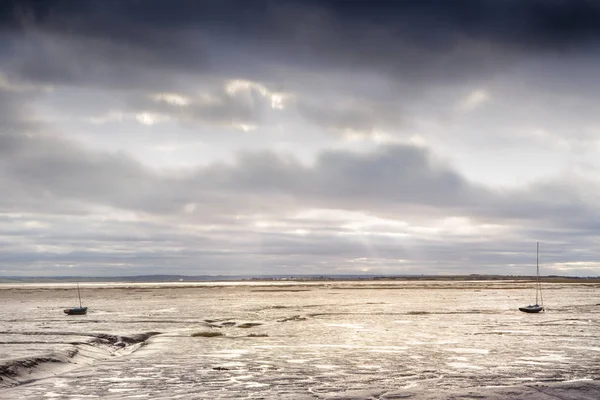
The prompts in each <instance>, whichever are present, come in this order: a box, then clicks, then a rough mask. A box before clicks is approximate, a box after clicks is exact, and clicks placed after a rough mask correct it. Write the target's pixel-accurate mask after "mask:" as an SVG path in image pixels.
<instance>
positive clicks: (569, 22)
mask: <svg viewBox="0 0 600 400" xmlns="http://www.w3.org/2000/svg"><path fill="white" fill-rule="evenodd" d="M18 9H25V10H27V9H29V10H30V11H29V14H30V15H32V17H30V20H29V21H30V22H28V23H26V24H25V27H26V28H25V31H27V29H30V31H31V30H32V29H33V31H35V32H38V34H39V35H41V36H44V35H46V37H47V38H48V40H50V42H48V43H44V42H43V40H41V41H39V40H38V39H39V37H38V38H36V35H33V36H30V37H27V36H23V34H22V32H23V31H22V30H21V29H19V27H18V26H19V24H18V22H16V21H17V19H16V18H15V17H13V16H12V15H15V14H17V15H18ZM232 9H235V10H236V12H231V10H232ZM31 21H33V22H31ZM598 21H600V6H598V5H597V4H596V3H594V2H590V1H585V0H573V1H546V0H537V1H530V2H522V1H516V0H511V1H502V2H498V1H453V2H441V1H433V0H432V1H421V2H384V1H376V2H364V1H353V2H337V1H326V2H311V1H309V2H300V1H284V2H271V1H256V2H251V3H249V2H240V1H224V2H215V1H200V2H196V1H189V0H184V1H178V2H175V3H172V2H166V1H160V0H157V1H148V2H143V3H140V2H136V1H122V2H104V1H88V2H82V3H81V4H78V5H76V6H75V5H73V3H72V2H69V1H53V2H42V3H40V2H29V3H28V2H23V3H21V4H20V5H19V7H16V8H15V7H13V9H12V10H10V9H9V10H8V11H6V12H5V14H4V26H5V32H8V33H7V35H9V36H10V37H13V38H18V39H15V41H14V42H13V46H14V47H13V49H14V51H13V53H12V54H13V55H14V58H13V59H12V61H11V62H10V63H8V65H9V66H10V65H11V63H12V64H13V65H12V67H11V70H12V71H13V72H14V73H15V74H21V75H23V76H25V77H27V78H28V79H33V80H36V79H37V80H50V81H52V80H61V81H68V80H73V81H77V82H79V83H80V84H90V83H92V84H93V83H95V82H98V81H101V82H103V83H104V84H113V85H114V84H115V82H116V84H117V85H118V84H122V85H128V84H129V85H132V84H134V83H135V82H139V83H141V81H144V82H145V83H146V84H152V83H154V84H156V83H159V84H160V82H161V80H162V79H165V75H163V74H162V73H163V72H164V71H167V70H169V71H179V72H184V71H187V72H193V73H195V74H199V73H210V74H215V75H221V76H223V75H236V74H241V75H242V76H243V77H247V78H250V79H257V80H262V79H263V78H265V77H267V76H270V77H275V79H276V77H277V76H278V75H279V77H280V78H282V77H285V73H284V74H283V75H282V73H281V71H282V70H285V69H286V68H292V69H302V68H308V69H311V68H318V69H323V68H332V69H334V70H336V71H344V70H363V71H364V70H372V71H377V72H379V73H388V74H392V75H394V76H401V77H403V78H405V79H406V78H408V79H412V80H419V81H422V80H424V79H427V80H431V79H433V80H437V79H442V80H447V79H457V78H462V77H466V76H472V74H473V73H476V72H478V71H493V70H495V69H497V68H499V67H501V66H502V65H506V64H507V63H511V62H513V61H514V60H515V58H518V57H528V56H529V55H530V53H544V52H557V51H569V50H571V49H575V50H576V49H582V48H586V46H589V45H594V46H597V45H598V43H599V41H598V39H599V37H600V29H599V28H598V26H600V24H598ZM28 26H29V27H31V26H34V27H35V28H27V27H28ZM21 40H24V41H25V42H27V43H25V44H23V43H21ZM35 43H37V44H35ZM21 45H22V46H24V47H22V48H21V47H20V46H21ZM28 46H34V47H33V48H28ZM18 60H22V61H18ZM133 66H136V67H141V69H142V70H143V71H144V72H142V73H140V71H139V70H138V69H136V68H134V67H133ZM278 71H279V72H278ZM144 75H147V76H146V77H145V78H144ZM128 80H130V81H129V82H128Z"/></svg>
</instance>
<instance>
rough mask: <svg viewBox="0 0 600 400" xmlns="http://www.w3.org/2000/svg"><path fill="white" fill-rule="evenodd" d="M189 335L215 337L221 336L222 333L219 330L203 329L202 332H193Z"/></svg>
mask: <svg viewBox="0 0 600 400" xmlns="http://www.w3.org/2000/svg"><path fill="white" fill-rule="evenodd" d="M190 336H191V337H217V336H223V334H222V333H221V332H214V331H203V332H194V333H192V334H191V335H190Z"/></svg>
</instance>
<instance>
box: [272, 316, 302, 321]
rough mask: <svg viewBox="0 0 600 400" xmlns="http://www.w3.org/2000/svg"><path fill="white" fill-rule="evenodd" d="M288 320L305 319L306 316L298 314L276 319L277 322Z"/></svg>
mask: <svg viewBox="0 0 600 400" xmlns="http://www.w3.org/2000/svg"><path fill="white" fill-rule="evenodd" d="M289 321H306V317H301V316H299V315H294V316H292V317H288V318H283V319H278V320H277V322H289Z"/></svg>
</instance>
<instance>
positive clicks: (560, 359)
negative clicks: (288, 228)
mask: <svg viewBox="0 0 600 400" xmlns="http://www.w3.org/2000/svg"><path fill="white" fill-rule="evenodd" d="M545 289H546V290H545V294H546V298H547V299H548V300H547V306H548V311H547V312H546V313H543V314H540V315H527V314H524V313H520V312H518V311H517V308H518V307H519V306H522V305H523V304H526V303H527V302H528V301H529V300H530V297H531V296H530V295H531V290H530V286H529V285H527V283H523V282H480V281H479V282H394V283H390V282H381V283H376V282H375V283H374V282H330V283H324V282H317V283H293V284H289V283H287V284H285V285H284V284H280V283H279V284H277V283H269V284H262V283H256V282H254V283H252V284H195V285H188V284H176V285H174V284H171V285H162V284H148V285H143V284H123V285H116V284H109V285H101V284H97V283H96V284H88V285H86V284H83V285H82V297H83V299H84V303H85V304H84V305H88V306H89V307H90V311H89V313H88V315H86V316H66V315H64V314H63V313H62V309H63V308H66V307H71V306H73V305H75V301H76V292H75V291H74V290H73V288H72V285H68V284H66V285H63V284H56V285H38V286H36V285H0V304H1V306H0V312H1V315H0V317H1V318H0V324H1V326H0V377H2V379H3V380H2V381H0V398H2V399H14V398H20V399H38V398H44V397H48V396H50V397H55V398H85V397H90V398H93V397H98V398H113V399H125V398H153V399H154V398H174V397H178V398H182V399H193V398H215V399H230V398H231V399H233V398H257V397H262V398H268V399H271V398H272V399H285V398H289V399H292V398H293V399H301V398H311V399H330V398H347V399H351V398H355V399H392V398H416V399H434V398H435V399H439V398H448V399H459V398H460V399H468V398H488V399H500V398H502V399H506V398H515V399H521V398H522V399H550V398H556V397H559V398H562V399H597V398H600V389H599V386H598V379H600V368H598V365H600V348H598V347H597V344H596V342H597V340H596V338H597V337H598V334H599V333H600V332H599V331H600V324H599V322H600V306H597V303H599V301H597V299H596V298H595V296H596V293H597V289H598V288H597V284H567V283H561V284H558V283H557V284H553V285H551V286H547V287H546V288H545ZM205 333H210V334H205ZM213 333H214V335H213ZM553 396H554V397H553Z"/></svg>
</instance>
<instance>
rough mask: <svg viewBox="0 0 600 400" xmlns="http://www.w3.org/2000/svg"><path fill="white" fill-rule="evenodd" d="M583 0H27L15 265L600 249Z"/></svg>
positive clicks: (34, 271) (16, 92) (227, 268)
mask: <svg viewBox="0 0 600 400" xmlns="http://www.w3.org/2000/svg"><path fill="white" fill-rule="evenodd" d="M599 27H600V6H599V5H597V4H596V3H595V2H591V1H549V0H548V1H542V0H540V1H530V2H522V1H503V2H498V1H449V2H439V1H419V2H408V1H406V2H387V1H386V2H384V1H382V2H379V1H364V2H363V1H352V2H343V1H277V2H275V1H253V2H244V1H219V2H213V1H175V2H173V1H169V2H167V1H145V2H138V1H121V2H105V1H86V2H72V1H44V2H40V1H13V2H12V3H11V4H10V6H9V7H7V8H6V9H4V10H3V11H2V14H1V16H0V41H1V42H2V43H3V46H0V192H1V193H2V195H1V196H0V275H5V276H10V275H81V276H109V275H136V274H164V273H169V274H174V273H181V274H190V275H204V274H210V275H217V274H223V275H227V274H243V275H261V274H285V275H300V274H364V273H369V274H389V275H395V274H455V273H457V274H458V273H467V274H470V273H478V274H508V275H510V274H531V273H532V272H533V269H532V268H533V266H534V264H535V242H536V241H540V242H541V260H540V261H541V267H542V273H543V274H560V275H578V276H597V275H600V263H599V262H598V259H599V254H598V250H597V247H598V246H597V243H598V240H599V239H600V224H599V223H598V222H597V221H599V220H600V218H599V217H600V206H598V204H600V202H599V201H598V200H600V199H599V197H600V195H599V191H598V189H597V188H598V187H600V186H599V183H600V173H599V171H600V162H599V161H598V160H600V120H599V119H598V116H597V110H596V104H597V100H598V98H599V97H600V83H599V82H600V81H599V80H598V79H597V71H598V70H599V69H600V68H599V67H600V60H599V57H598V54H600V52H599V51H598V50H600V28H599Z"/></svg>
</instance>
